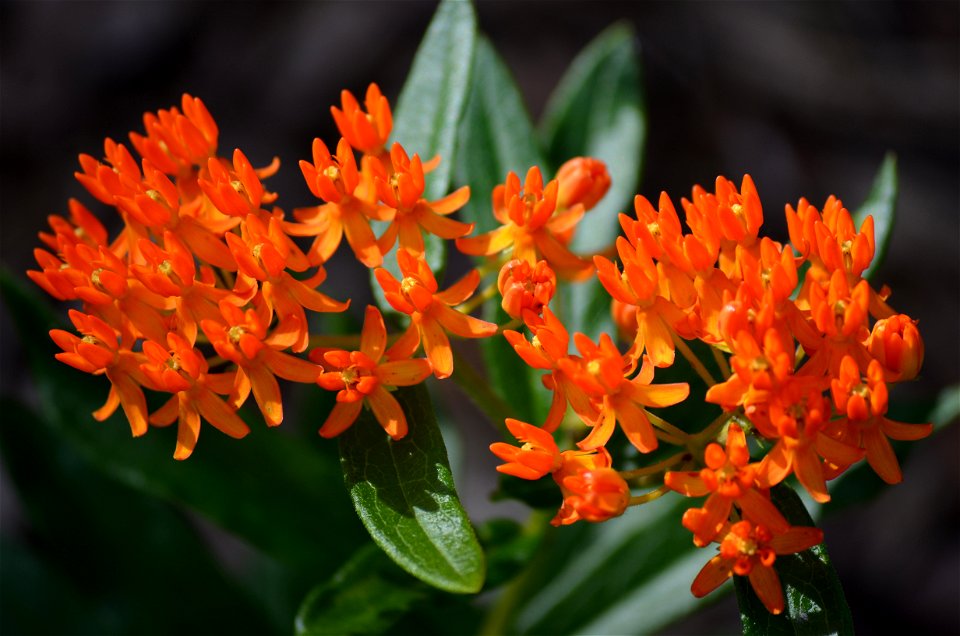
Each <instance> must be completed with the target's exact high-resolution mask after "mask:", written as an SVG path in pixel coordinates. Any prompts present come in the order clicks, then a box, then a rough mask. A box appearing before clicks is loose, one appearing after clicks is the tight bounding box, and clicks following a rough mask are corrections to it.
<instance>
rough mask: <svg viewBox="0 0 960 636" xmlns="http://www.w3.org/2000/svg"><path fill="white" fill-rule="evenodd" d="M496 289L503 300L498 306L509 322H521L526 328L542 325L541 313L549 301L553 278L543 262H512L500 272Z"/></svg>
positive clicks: (553, 290) (552, 291)
mask: <svg viewBox="0 0 960 636" xmlns="http://www.w3.org/2000/svg"><path fill="white" fill-rule="evenodd" d="M497 288H498V289H499V290H500V295H501V296H502V297H503V301H502V302H501V306H502V307H503V311H505V312H506V313H507V315H508V316H510V317H511V318H515V319H517V320H519V319H521V318H522V319H523V321H524V322H526V323H527V324H528V325H532V324H539V323H542V321H543V319H542V318H541V316H542V314H543V309H544V307H546V306H547V305H548V304H550V301H551V300H552V299H553V294H554V293H555V292H556V289H557V277H556V275H555V274H554V273H553V270H552V269H550V266H549V265H547V262H546V261H537V264H536V265H530V263H528V262H527V261H521V260H520V259H516V258H515V259H513V260H511V261H507V262H506V263H505V264H504V265H503V267H501V268H500V274H499V275H498V276H497Z"/></svg>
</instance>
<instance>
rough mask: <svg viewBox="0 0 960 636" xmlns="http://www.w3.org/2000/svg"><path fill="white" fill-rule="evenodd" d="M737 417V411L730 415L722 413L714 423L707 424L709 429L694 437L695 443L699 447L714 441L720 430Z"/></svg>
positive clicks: (731, 412)
mask: <svg viewBox="0 0 960 636" xmlns="http://www.w3.org/2000/svg"><path fill="white" fill-rule="evenodd" d="M734 415H736V411H730V412H729V413H721V414H720V415H718V416H717V417H716V419H714V420H713V421H712V422H710V423H709V424H707V427H706V428H705V429H703V430H702V431H700V432H699V433H697V434H696V435H694V436H693V441H694V443H695V444H697V445H701V444H703V443H704V442H707V441H713V439H714V438H715V437H716V435H717V433H718V432H719V431H720V429H722V428H723V426H724V424H726V423H727V422H728V421H729V420H730V419H731V418H733V416H734Z"/></svg>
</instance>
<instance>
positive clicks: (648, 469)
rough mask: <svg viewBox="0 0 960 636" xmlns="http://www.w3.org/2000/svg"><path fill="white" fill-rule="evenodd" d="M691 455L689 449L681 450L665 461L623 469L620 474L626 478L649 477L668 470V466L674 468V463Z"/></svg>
mask: <svg viewBox="0 0 960 636" xmlns="http://www.w3.org/2000/svg"><path fill="white" fill-rule="evenodd" d="M689 455H690V453H689V452H688V451H680V452H679V453H677V454H676V455H671V456H670V457H668V458H666V459H665V460H663V461H660V462H657V463H656V464H650V465H649V466H644V467H643V468H637V469H636V470H621V471H620V476H621V477H623V478H624V479H635V478H637V477H649V476H650V475H656V474H657V473H662V472H666V470H667V469H668V468H672V467H673V466H674V465H676V464H679V463H680V462H682V461H683V460H684V459H686V458H687V457H688V456H689Z"/></svg>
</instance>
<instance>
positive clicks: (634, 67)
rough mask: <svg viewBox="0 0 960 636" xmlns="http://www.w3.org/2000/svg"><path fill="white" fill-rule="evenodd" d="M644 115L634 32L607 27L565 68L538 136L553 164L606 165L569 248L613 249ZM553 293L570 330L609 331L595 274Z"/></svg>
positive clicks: (632, 191)
mask: <svg viewBox="0 0 960 636" xmlns="http://www.w3.org/2000/svg"><path fill="white" fill-rule="evenodd" d="M646 131H647V126H646V115H645V111H644V105H643V96H642V91H641V88H640V62H639V56H638V54H637V51H636V48H635V46H634V34H633V31H632V29H631V28H630V27H629V26H627V25H625V24H618V25H614V26H613V27H610V28H609V29H607V30H606V31H604V32H603V33H601V34H600V35H599V36H598V37H597V38H596V39H595V40H594V41H593V42H591V43H590V44H589V45H588V46H587V47H586V48H585V49H584V50H583V52H581V53H580V54H579V55H578V56H577V58H576V59H575V60H574V61H573V63H572V64H571V65H570V69H569V70H568V71H567V73H566V74H565V75H564V77H563V79H562V80H561V81H560V84H559V85H558V86H557V89H556V90H555V91H554V93H553V95H552V96H551V98H550V101H549V102H548V104H547V109H546V112H545V113H544V116H543V122H542V124H541V137H542V139H543V144H544V147H545V148H546V149H547V158H548V160H549V161H550V163H551V165H552V167H553V168H554V169H556V168H558V167H559V166H560V165H561V164H562V163H563V162H564V161H566V160H567V159H570V158H572V157H576V156H590V157H596V158H598V159H601V160H602V161H603V162H604V163H606V164H607V169H608V170H609V172H610V178H611V185H610V190H609V191H608V192H607V195H606V196H605V197H604V198H603V199H602V200H601V201H600V203H599V204H598V205H597V206H596V208H594V209H593V210H591V211H589V212H587V216H586V217H585V218H584V220H583V221H581V223H580V227H579V229H578V231H577V234H576V235H575V236H574V239H573V242H572V247H573V248H574V250H575V251H579V252H581V253H595V252H599V251H602V250H605V249H607V248H609V247H611V246H612V245H613V243H614V240H615V239H616V237H617V234H619V232H620V226H619V223H618V222H617V214H618V213H619V212H625V213H628V214H629V213H632V211H633V205H632V202H633V198H634V196H635V195H636V192H637V184H638V182H639V179H640V170H641V166H642V157H643V147H644V142H645V140H646ZM558 296H559V302H560V305H559V307H560V312H559V313H560V314H561V317H562V318H563V320H564V324H566V325H567V327H568V328H569V330H570V331H571V332H574V331H582V332H584V333H586V334H587V335H589V336H591V337H593V338H594V339H596V338H597V337H598V336H599V334H600V333H603V332H606V333H611V334H613V333H615V331H614V327H613V321H612V319H611V317H610V298H609V296H608V295H607V294H606V292H605V291H604V290H603V287H602V286H601V285H600V283H599V282H598V281H597V280H596V279H591V280H589V281H587V282H585V283H583V284H582V285H569V286H567V287H566V288H565V289H563V290H562V291H561V293H560V294H558Z"/></svg>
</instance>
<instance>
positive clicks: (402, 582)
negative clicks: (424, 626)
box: [295, 544, 430, 636]
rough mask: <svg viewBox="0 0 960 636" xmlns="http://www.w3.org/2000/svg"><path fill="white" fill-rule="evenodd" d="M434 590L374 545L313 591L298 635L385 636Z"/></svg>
mask: <svg viewBox="0 0 960 636" xmlns="http://www.w3.org/2000/svg"><path fill="white" fill-rule="evenodd" d="M429 595H430V588H428V587H427V586H426V585H424V584H423V583H421V582H420V581H417V580H416V579H413V578H411V577H410V575H409V574H407V573H406V572H404V571H403V570H401V569H400V568H399V567H397V565H396V564H395V563H394V562H393V561H391V560H390V559H388V558H387V556H386V555H385V554H384V553H383V551H382V550H380V549H379V548H377V546H375V545H373V544H370V545H368V546H367V547H365V548H363V549H361V550H358V551H357V552H356V553H355V554H354V555H353V557H352V558H351V559H350V561H348V562H347V563H346V564H345V565H344V566H343V567H342V568H340V570H339V571H338V572H337V573H336V574H335V575H334V576H333V578H331V579H330V580H329V581H327V582H326V583H322V584H320V585H318V586H317V587H315V588H314V589H313V590H311V592H310V594H308V595H307V598H306V599H305V600H304V601H303V604H302V605H301V606H300V611H299V612H298V613H297V618H296V623H295V632H296V634H297V635H298V636H307V635H316V634H343V635H353V634H383V633H386V632H387V630H389V629H390V627H391V626H392V625H393V624H394V623H395V622H396V621H397V619H399V618H400V616H401V615H402V614H404V613H405V612H407V611H409V610H410V608H411V607H412V606H413V605H414V604H416V603H417V602H418V601H422V600H424V599H426V598H428V597H429Z"/></svg>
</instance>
